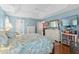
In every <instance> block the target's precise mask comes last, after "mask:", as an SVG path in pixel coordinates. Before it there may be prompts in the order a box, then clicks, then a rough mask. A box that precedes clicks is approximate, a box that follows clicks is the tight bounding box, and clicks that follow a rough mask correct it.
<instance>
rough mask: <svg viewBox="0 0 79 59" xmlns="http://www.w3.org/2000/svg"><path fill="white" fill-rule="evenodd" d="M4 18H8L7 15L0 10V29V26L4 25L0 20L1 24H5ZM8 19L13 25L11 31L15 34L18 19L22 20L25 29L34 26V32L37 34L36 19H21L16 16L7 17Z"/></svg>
mask: <svg viewBox="0 0 79 59" xmlns="http://www.w3.org/2000/svg"><path fill="white" fill-rule="evenodd" d="M6 16H8V15H7V14H6V13H5V12H4V11H3V10H2V9H1V8H0V27H1V26H2V25H1V24H3V26H4V25H5V23H2V20H3V22H5V18H6ZM8 17H9V19H10V21H11V22H12V24H13V30H12V31H13V32H16V25H15V22H16V20H18V19H22V20H24V21H25V27H27V26H35V31H36V32H37V22H38V19H33V18H22V17H16V16H8ZM25 31H26V30H25Z"/></svg>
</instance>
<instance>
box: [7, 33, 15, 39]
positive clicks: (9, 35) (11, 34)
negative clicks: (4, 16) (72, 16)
mask: <svg viewBox="0 0 79 59" xmlns="http://www.w3.org/2000/svg"><path fill="white" fill-rule="evenodd" d="M7 37H8V38H10V39H12V38H14V37H15V33H14V32H8V33H7Z"/></svg>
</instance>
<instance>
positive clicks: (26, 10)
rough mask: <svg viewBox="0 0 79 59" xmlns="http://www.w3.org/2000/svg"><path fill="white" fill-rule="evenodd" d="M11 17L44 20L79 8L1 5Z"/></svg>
mask: <svg viewBox="0 0 79 59" xmlns="http://www.w3.org/2000/svg"><path fill="white" fill-rule="evenodd" d="M0 6H1V7H2V9H3V10H4V11H5V12H6V13H7V14H8V15H11V16H18V17H28V18H36V19H43V18H44V17H46V16H51V15H57V14H59V13H62V12H67V11H70V10H72V9H75V8H78V7H79V5H78V4H75V5H74V4H10V5H6V4H5V5H0ZM60 11H61V12H60Z"/></svg>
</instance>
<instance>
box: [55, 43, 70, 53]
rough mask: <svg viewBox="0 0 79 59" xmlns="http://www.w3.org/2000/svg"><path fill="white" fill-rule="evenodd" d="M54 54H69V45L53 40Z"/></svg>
mask: <svg viewBox="0 0 79 59" xmlns="http://www.w3.org/2000/svg"><path fill="white" fill-rule="evenodd" d="M54 54H71V49H70V46H68V45H66V44H63V43H59V42H55V43H54Z"/></svg>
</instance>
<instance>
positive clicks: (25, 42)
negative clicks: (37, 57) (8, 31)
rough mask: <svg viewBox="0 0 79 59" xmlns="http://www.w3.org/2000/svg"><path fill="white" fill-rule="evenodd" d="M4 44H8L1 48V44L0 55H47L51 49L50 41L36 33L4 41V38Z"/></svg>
mask: <svg viewBox="0 0 79 59" xmlns="http://www.w3.org/2000/svg"><path fill="white" fill-rule="evenodd" d="M0 38H1V37H0ZM4 42H5V43H6V42H7V43H8V44H7V46H3V43H1V44H2V46H0V53H1V54H49V53H51V52H52V49H53V44H52V41H51V40H49V39H48V38H46V37H45V36H41V35H39V34H36V33H30V34H25V35H17V36H16V37H13V38H8V39H7V40H6V41H5V38H4Z"/></svg>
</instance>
